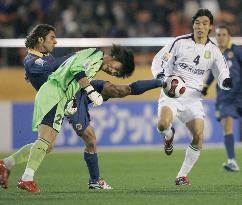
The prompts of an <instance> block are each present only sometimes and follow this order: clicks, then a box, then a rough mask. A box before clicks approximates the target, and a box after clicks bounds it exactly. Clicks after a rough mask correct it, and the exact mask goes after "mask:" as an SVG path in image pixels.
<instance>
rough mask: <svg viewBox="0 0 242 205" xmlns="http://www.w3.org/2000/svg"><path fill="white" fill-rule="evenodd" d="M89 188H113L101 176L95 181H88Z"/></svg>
mask: <svg viewBox="0 0 242 205" xmlns="http://www.w3.org/2000/svg"><path fill="white" fill-rule="evenodd" d="M88 187H89V189H113V188H112V187H111V186H110V185H108V184H107V182H105V181H104V179H103V178H100V179H99V180H97V181H90V182H89V183H88Z"/></svg>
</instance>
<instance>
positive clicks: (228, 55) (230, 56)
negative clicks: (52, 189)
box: [227, 51, 234, 59]
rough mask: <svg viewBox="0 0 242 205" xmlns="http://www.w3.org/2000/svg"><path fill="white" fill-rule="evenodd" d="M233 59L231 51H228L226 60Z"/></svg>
mask: <svg viewBox="0 0 242 205" xmlns="http://www.w3.org/2000/svg"><path fill="white" fill-rule="evenodd" d="M233 57H234V53H233V52H232V51H229V52H228V53H227V58H228V59H232V58H233Z"/></svg>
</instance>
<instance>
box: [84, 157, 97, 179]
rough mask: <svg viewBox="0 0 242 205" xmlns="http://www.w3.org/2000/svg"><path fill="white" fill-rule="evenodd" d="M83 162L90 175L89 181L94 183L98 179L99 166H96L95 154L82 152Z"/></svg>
mask: <svg viewBox="0 0 242 205" xmlns="http://www.w3.org/2000/svg"><path fill="white" fill-rule="evenodd" d="M84 160H85V161H86V163H87V167H88V170H89V174H90V180H91V181H96V180H98V179H99V177H100V176H99V166H98V157H97V153H94V154H91V153H87V152H84Z"/></svg>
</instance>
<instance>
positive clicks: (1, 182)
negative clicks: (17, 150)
mask: <svg viewBox="0 0 242 205" xmlns="http://www.w3.org/2000/svg"><path fill="white" fill-rule="evenodd" d="M9 175H10V170H9V169H8V168H7V167H6V165H5V164H4V162H3V160H0V186H1V187H2V188H4V189H7V188H8V177H9Z"/></svg>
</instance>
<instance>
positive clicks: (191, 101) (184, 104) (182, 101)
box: [158, 88, 205, 123]
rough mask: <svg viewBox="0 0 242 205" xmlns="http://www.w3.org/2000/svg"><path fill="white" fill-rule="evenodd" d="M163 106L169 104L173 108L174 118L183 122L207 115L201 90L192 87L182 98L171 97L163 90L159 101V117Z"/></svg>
mask: <svg viewBox="0 0 242 205" xmlns="http://www.w3.org/2000/svg"><path fill="white" fill-rule="evenodd" d="M163 106H167V107H169V108H170V109H171V110H172V114H173V120H174V119H175V118H176V117H177V118H178V119H179V120H181V121H182V122H183V123H187V122H190V121H191V120H193V119H198V118H200V119H204V117H205V112H204V109H203V105H202V95H201V93H200V92H199V91H197V90H194V89H191V88H187V89H186V92H185V93H184V95H183V96H182V97H180V98H169V97H167V96H166V95H165V94H164V93H163V91H161V96H160V99H159V103H158V117H159V115H160V110H161V108H162V107H163Z"/></svg>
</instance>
